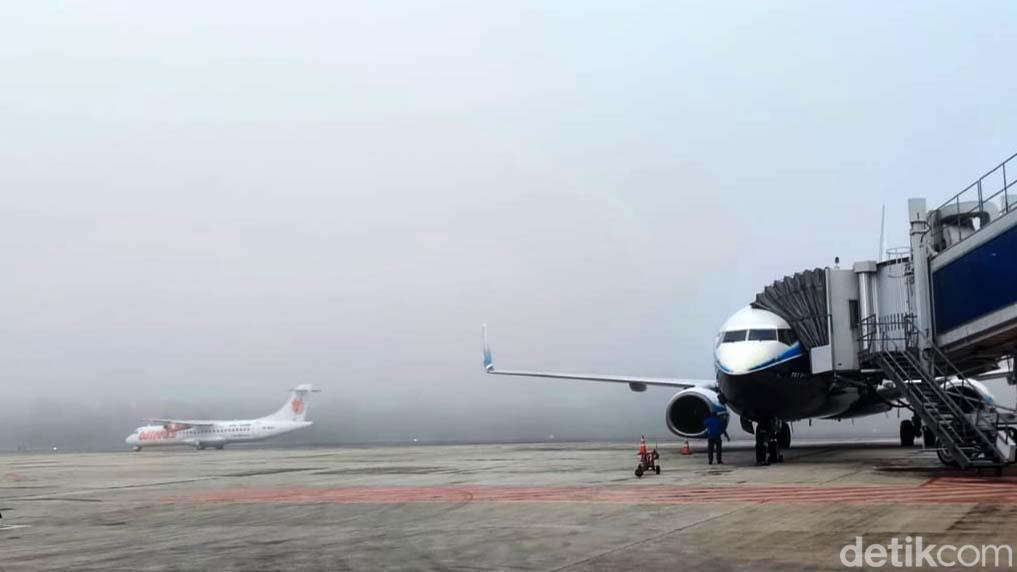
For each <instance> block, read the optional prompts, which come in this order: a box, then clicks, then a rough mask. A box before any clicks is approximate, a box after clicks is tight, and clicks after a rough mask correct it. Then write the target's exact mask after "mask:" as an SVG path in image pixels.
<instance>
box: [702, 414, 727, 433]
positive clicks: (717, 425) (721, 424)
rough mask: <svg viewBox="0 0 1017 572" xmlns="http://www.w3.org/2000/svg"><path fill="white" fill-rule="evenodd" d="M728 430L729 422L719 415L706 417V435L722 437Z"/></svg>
mask: <svg viewBox="0 0 1017 572" xmlns="http://www.w3.org/2000/svg"><path fill="white" fill-rule="evenodd" d="M726 430H727V423H726V422H725V421H724V420H723V419H721V418H720V416H719V415H716V414H713V415H710V416H709V417H707V418H706V437H707V438H709V439H720V438H721V437H723V436H724V432H725V431H726Z"/></svg>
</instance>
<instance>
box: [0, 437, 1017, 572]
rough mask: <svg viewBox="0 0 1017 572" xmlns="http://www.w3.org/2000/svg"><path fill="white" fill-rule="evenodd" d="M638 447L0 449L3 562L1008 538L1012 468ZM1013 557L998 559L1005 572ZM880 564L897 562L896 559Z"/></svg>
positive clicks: (420, 565) (868, 452)
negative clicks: (646, 465) (652, 453)
mask: <svg viewBox="0 0 1017 572" xmlns="http://www.w3.org/2000/svg"><path fill="white" fill-rule="evenodd" d="M636 451H637V445H636V443H631V444H618V443H558V442H554V443H545V444H504V445H499V444H487V445H457V446H422V445H417V446H405V447H404V446H399V447H395V446H389V447H373V448H367V447H348V448H338V447H337V448H296V449H282V448H279V449H267V448H243V447H234V448H227V449H226V450H223V451H215V450H205V451H196V450H191V449H161V450H160V449H151V450H144V451H142V452H139V453H133V452H129V451H124V452H115V453H61V452H57V453H11V454H3V455H0V513H2V515H3V519H2V520H0V569H2V570H4V571H5V572H20V571H28V570H32V571H34V570H75V571H82V570H104V571H105V570H130V571H139V570H152V571H162V570H167V571H168V570H173V571H176V570H202V571H204V570H210V571H212V570H214V571H238V572H239V571H269V570H272V571H274V570H285V571H290V572H292V571H297V570H462V571H478V570H539V571H559V570H562V571H563V570H568V571H592V570H622V569H625V570H646V571H652V570H798V569H808V570H844V569H845V568H844V566H843V564H842V562H841V559H840V554H841V551H842V548H843V547H844V546H845V545H848V544H852V543H854V542H855V538H856V537H862V538H863V542H864V544H865V545H869V544H872V543H882V544H887V543H889V542H890V541H891V539H892V538H894V537H897V538H899V539H900V541H901V542H904V538H905V536H912V537H917V536H921V537H922V538H923V539H924V541H925V543H926V544H928V543H939V544H943V543H952V544H955V545H962V544H968V543H972V544H977V545H984V544H1008V545H1012V544H1017V541H1015V539H1017V473H1015V472H1014V471H1012V470H1008V471H1006V472H1005V473H1004V475H1003V476H1002V477H996V476H989V475H985V476H979V475H978V474H977V473H970V472H960V471H956V470H949V469H945V468H943V467H942V466H940V465H939V463H938V461H937V460H936V456H935V454H934V453H932V452H930V451H923V450H922V449H919V448H915V449H901V448H899V447H895V446H891V445H887V444H879V445H871V444H870V445H862V444H857V443H856V444H850V445H845V444H812V445H800V444H798V445H796V446H794V447H793V448H792V449H790V450H788V451H787V452H786V453H785V462H784V463H781V464H775V465H771V466H769V467H756V466H754V464H753V462H752V457H753V453H752V451H750V450H748V449H747V448H735V449H734V450H730V449H729V450H728V451H727V452H726V455H725V459H724V460H725V464H724V465H712V466H711V465H708V464H707V463H706V456H705V454H704V453H703V451H702V447H698V446H697V447H695V448H694V453H693V454H692V455H689V456H683V455H681V454H679V448H678V446H677V445H676V444H674V443H673V442H671V443H669V444H668V445H667V446H666V447H663V448H662V449H661V464H662V467H663V472H662V473H661V474H660V475H647V476H644V477H643V478H642V479H637V478H636V477H635V475H634V474H633V469H634V468H635V464H636V460H637V457H636ZM1006 564H1007V562H1005V557H1004V562H1002V566H1001V568H1003V569H1008V566H1006ZM887 567H888V568H889V567H891V566H890V565H889V564H887Z"/></svg>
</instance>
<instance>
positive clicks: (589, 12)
mask: <svg viewBox="0 0 1017 572" xmlns="http://www.w3.org/2000/svg"><path fill="white" fill-rule="evenodd" d="M1015 11H1017V7H1015V6H1014V5H1011V4H1004V3H1000V4H982V5H956V6H953V7H951V6H940V5H932V4H928V3H920V2H913V3H907V2H904V3H890V4H888V3H882V2H880V3H876V2H859V3H850V4H845V5H830V4H827V5H822V6H821V5H816V4H813V3H808V2H801V3H782V4H780V5H779V6H773V5H769V4H765V3H733V4H732V3H723V4H722V5H720V4H719V5H711V6H704V5H698V4H691V3H689V4H686V3H677V2H661V3H642V2H638V3H629V2H626V3H613V4H612V3H595V2H555V3H531V2H501V3H493V2H483V3H473V2H418V3H402V2H384V3H363V2H360V3H352V2H351V3H334V2H305V3H299V4H297V5H286V6H284V5H281V4H278V3H267V2H266V3H259V2H216V3H204V2H203V3H198V2H175V3H172V4H163V5H155V4H144V5H140V4H137V3H132V2H116V3H109V2H94V3H87V4H85V3H70V2H68V3H63V2H29V3H19V4H16V5H10V6H7V7H6V8H5V16H4V18H3V23H2V24H0V27H2V32H3V33H2V34H0V70H2V72H3V73H0V126H2V131H3V136H2V137H0V215H2V220H3V225H2V227H0V261H2V263H3V268H4V273H3V276H4V277H3V279H2V280H0V376H2V377H0V448H6V449H11V448H15V447H49V446H59V447H63V448H105V447H119V446H122V445H123V443H122V440H123V437H124V436H125V435H126V434H127V433H129V432H130V431H131V430H132V429H133V428H134V427H136V426H138V425H139V424H140V419H141V418H142V417H145V416H177V417H201V418H209V417H212V418H217V417H225V418H237V417H245V416H256V415H261V414H266V413H269V412H271V411H273V410H275V409H276V408H277V407H278V406H279V405H280V404H281V403H282V401H283V400H284V399H285V398H286V392H285V390H286V389H287V388H289V387H292V386H293V385H295V384H298V383H313V384H315V385H316V386H318V387H320V388H321V389H322V390H323V392H322V393H321V394H316V395H314V396H313V398H312V402H311V403H310V418H311V419H313V420H314V421H315V423H316V424H315V427H314V428H313V429H312V430H310V431H309V432H307V433H303V434H300V435H299V439H297V438H296V437H294V439H296V441H297V442H315V443H325V442H367V441H405V440H408V439H413V438H418V439H421V440H457V441H458V440H500V439H542V438H546V437H547V436H548V435H552V434H553V435H555V436H556V438H634V437H638V435H639V433H644V432H645V433H649V434H651V435H659V436H661V438H665V436H666V435H667V430H666V428H665V425H664V405H665V404H666V402H667V399H668V398H669V397H670V393H669V392H667V391H665V390H662V389H650V390H649V391H647V392H645V393H639V394H637V393H632V392H630V391H628V389H627V388H625V387H624V386H616V385H612V384H598V383H583V382H565V381H553V380H529V379H523V378H497V377H492V376H485V375H484V374H483V372H482V367H481V355H480V349H481V343H480V324H481V323H484V322H486V323H487V324H488V325H489V328H490V335H491V342H492V344H493V347H494V352H495V359H496V361H497V362H498V363H499V365H501V366H503V367H526V368H534V369H536V368H544V369H559V370H565V371H590V372H603V373H616V374H632V375H647V376H682V377H692V378H711V377H712V376H713V364H712V342H713V337H714V335H715V333H716V331H717V329H718V327H719V326H720V324H721V323H722V322H723V321H724V320H725V318H726V317H727V316H728V315H730V314H731V313H733V312H734V311H735V310H737V309H738V308H739V307H741V306H743V305H745V304H746V303H748V302H749V301H751V300H752V298H753V297H754V295H755V293H756V292H758V291H759V290H760V289H761V288H762V287H763V286H764V285H766V284H768V283H769V282H771V281H773V280H775V279H778V278H780V277H782V276H784V275H786V274H790V273H793V272H795V271H798V270H802V269H805V268H812V267H817V266H827V265H831V264H832V263H833V260H834V257H835V256H839V257H840V258H841V260H842V261H846V262H847V263H850V262H851V261H854V260H859V259H871V258H875V257H876V256H877V252H878V245H879V238H878V236H879V227H880V208H881V205H884V204H885V205H886V213H887V215H886V216H887V219H886V222H887V235H888V243H889V244H890V245H891V246H893V245H896V244H904V243H905V240H906V230H907V228H906V224H905V221H906V214H905V207H906V199H907V198H908V197H911V196H924V197H927V198H928V199H929V201H930V203H937V202H938V201H941V200H945V199H946V198H948V197H949V196H950V195H952V194H954V193H956V192H958V191H959V190H960V189H962V188H963V187H964V186H966V185H967V184H968V183H969V182H971V181H972V180H974V179H975V178H976V177H977V176H979V175H980V174H981V173H982V172H984V171H985V170H987V169H988V168H990V167H992V166H994V165H995V164H996V163H997V162H998V161H999V160H1001V159H1002V158H1004V157H1006V156H1009V155H1010V154H1011V153H1013V152H1014V151H1017V141H1015V139H1014V135H1015V134H1017V114H1014V113H1013V94H1014V93H1015V90H1014V88H1015V82H1017V74H1015V73H1014V72H1015V71H1017V69H1015V66H1017V64H1015V61H1014V59H1013V57H1012V54H1013V53H1014V50H1015V35H1014V34H1015V30H1017V28H1014V26H1013V25H1012V23H1013V22H1014V21H1015V18H1014V16H1015V15H1017V14H1015ZM994 389H996V390H998V391H999V395H1000V397H1001V398H1002V400H1003V401H1004V403H1008V404H1013V402H1014V394H1013V391H1012V389H1011V388H1007V387H1006V386H1005V385H995V386H994ZM896 424H897V418H896V415H895V414H890V415H886V416H882V415H881V416H877V417H874V418H868V419H859V420H857V421H855V422H854V423H850V422H844V423H840V424H838V423H835V422H829V421H827V422H816V423H815V424H814V425H813V427H811V428H809V427H808V426H807V424H805V423H801V424H799V427H798V429H799V430H800V431H801V432H802V433H805V434H830V433H838V434H852V435H874V434H887V435H889V434H893V433H894V431H895V428H896ZM736 431H737V432H738V433H740V432H741V431H740V430H736ZM733 433H734V432H733Z"/></svg>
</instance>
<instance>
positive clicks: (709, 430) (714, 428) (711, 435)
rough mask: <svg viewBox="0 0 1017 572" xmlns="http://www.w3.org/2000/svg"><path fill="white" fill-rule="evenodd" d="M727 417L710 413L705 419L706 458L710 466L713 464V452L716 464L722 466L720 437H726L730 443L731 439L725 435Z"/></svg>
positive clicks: (719, 413) (715, 412) (717, 413)
mask: <svg viewBox="0 0 1017 572" xmlns="http://www.w3.org/2000/svg"><path fill="white" fill-rule="evenodd" d="M726 417H727V415H723V417H722V413H721V412H717V411H714V412H712V413H710V416H709V417H707V418H706V457H707V459H708V460H709V462H710V464H711V465H712V464H713V452H714V451H715V450H716V451H717V464H718V465H723V464H724V459H723V452H722V448H723V446H722V445H721V443H722V441H721V439H720V438H721V437H727V440H728V441H730V440H731V437H730V436H728V434H727V419H726Z"/></svg>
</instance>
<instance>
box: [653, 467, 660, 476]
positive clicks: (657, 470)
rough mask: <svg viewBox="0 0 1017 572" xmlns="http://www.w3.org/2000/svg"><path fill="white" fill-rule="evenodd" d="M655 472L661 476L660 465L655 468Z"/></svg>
mask: <svg viewBox="0 0 1017 572" xmlns="http://www.w3.org/2000/svg"><path fill="white" fill-rule="evenodd" d="M653 470H654V471H656V472H657V474H658V475H659V474H660V465H657V466H655V467H653Z"/></svg>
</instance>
